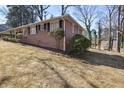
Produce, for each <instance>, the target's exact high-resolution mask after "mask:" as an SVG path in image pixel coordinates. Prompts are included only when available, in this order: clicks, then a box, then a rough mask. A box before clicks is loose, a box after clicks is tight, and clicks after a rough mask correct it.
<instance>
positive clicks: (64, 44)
mask: <svg viewBox="0 0 124 93" xmlns="http://www.w3.org/2000/svg"><path fill="white" fill-rule="evenodd" d="M62 20H63V22H64V39H63V51H66V40H65V36H66V30H65V19H64V17H62Z"/></svg>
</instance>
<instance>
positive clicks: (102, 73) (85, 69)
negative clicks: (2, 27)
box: [0, 41, 124, 87]
mask: <svg viewBox="0 0 124 93" xmlns="http://www.w3.org/2000/svg"><path fill="white" fill-rule="evenodd" d="M0 87H124V56H123V55H120V54H115V53H110V52H103V51H98V50H97V51H96V50H90V51H89V52H87V53H86V54H84V55H82V57H81V58H80V59H77V58H71V57H69V56H67V55H63V54H59V53H55V52H52V51H48V50H45V49H41V48H36V47H32V46H28V45H22V44H16V43H10V42H5V41H0Z"/></svg>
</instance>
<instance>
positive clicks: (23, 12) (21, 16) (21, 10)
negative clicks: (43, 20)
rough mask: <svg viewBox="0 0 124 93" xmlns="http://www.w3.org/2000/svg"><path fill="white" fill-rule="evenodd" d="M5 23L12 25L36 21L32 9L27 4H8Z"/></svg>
mask: <svg viewBox="0 0 124 93" xmlns="http://www.w3.org/2000/svg"><path fill="white" fill-rule="evenodd" d="M7 7H8V10H9V11H8V13H7V16H6V18H7V24H8V25H10V26H12V27H17V26H21V25H25V24H28V23H31V22H35V21H36V16H35V15H33V13H34V11H33V10H32V9H31V6H28V5H8V6H7Z"/></svg>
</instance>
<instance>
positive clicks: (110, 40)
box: [108, 14, 112, 51]
mask: <svg viewBox="0 0 124 93" xmlns="http://www.w3.org/2000/svg"><path fill="white" fill-rule="evenodd" d="M109 18H110V20H109V47H108V50H109V51H111V50H112V36H111V32H112V25H111V14H109Z"/></svg>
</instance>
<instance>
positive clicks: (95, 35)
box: [92, 29, 97, 48]
mask: <svg viewBox="0 0 124 93" xmlns="http://www.w3.org/2000/svg"><path fill="white" fill-rule="evenodd" d="M92 32H93V33H94V39H95V40H94V44H95V48H96V46H97V33H96V30H95V29H92Z"/></svg>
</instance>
